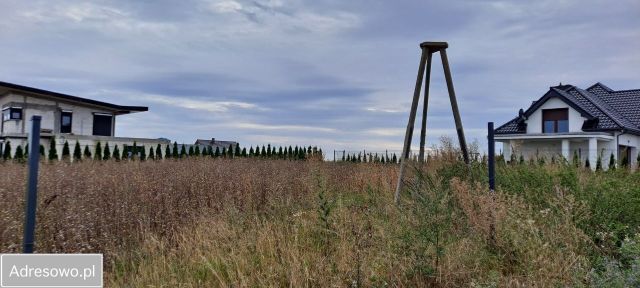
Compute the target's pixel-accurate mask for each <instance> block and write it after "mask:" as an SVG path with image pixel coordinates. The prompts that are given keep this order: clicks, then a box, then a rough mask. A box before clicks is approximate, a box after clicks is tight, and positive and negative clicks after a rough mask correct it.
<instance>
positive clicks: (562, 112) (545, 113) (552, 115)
mask: <svg viewBox="0 0 640 288" xmlns="http://www.w3.org/2000/svg"><path fill="white" fill-rule="evenodd" d="M563 132H569V109H568V108H562V109H545V110H542V133H563Z"/></svg>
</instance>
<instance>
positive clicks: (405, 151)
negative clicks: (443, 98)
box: [394, 48, 429, 203]
mask: <svg viewBox="0 0 640 288" xmlns="http://www.w3.org/2000/svg"><path fill="white" fill-rule="evenodd" d="M428 54H429V52H428V51H427V50H426V49H424V48H423V49H422V55H421V56H420V65H419V67H418V77H417V79H416V87H415V89H414V91H413V101H412V102H411V111H410V112H409V123H407V130H406V132H405V136H404V147H403V148H402V156H401V157H400V173H399V175H398V186H397V187H396V193H395V196H394V201H395V203H398V201H399V199H400V190H402V178H403V176H404V170H405V166H406V162H407V160H408V159H409V152H410V151H411V138H412V136H413V125H414V123H415V120H416V110H418V101H420V89H421V88H422V78H423V76H424V69H425V63H426V62H427V55H428Z"/></svg>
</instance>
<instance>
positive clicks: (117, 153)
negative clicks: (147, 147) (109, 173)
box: [113, 144, 122, 161]
mask: <svg viewBox="0 0 640 288" xmlns="http://www.w3.org/2000/svg"><path fill="white" fill-rule="evenodd" d="M113 159H114V160H116V161H120V159H122V156H121V155H120V148H118V144H116V145H115V146H114V147H113Z"/></svg>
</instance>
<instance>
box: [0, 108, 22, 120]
mask: <svg viewBox="0 0 640 288" xmlns="http://www.w3.org/2000/svg"><path fill="white" fill-rule="evenodd" d="M21 119H22V108H20V107H11V108H4V109H3V110H2V120H21Z"/></svg>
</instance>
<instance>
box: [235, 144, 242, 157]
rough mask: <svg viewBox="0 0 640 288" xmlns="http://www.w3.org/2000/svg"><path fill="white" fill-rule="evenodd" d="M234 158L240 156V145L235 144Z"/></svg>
mask: <svg viewBox="0 0 640 288" xmlns="http://www.w3.org/2000/svg"><path fill="white" fill-rule="evenodd" d="M233 154H234V155H235V156H236V157H240V156H242V150H240V144H239V143H238V144H236V150H235V151H234V152H233Z"/></svg>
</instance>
